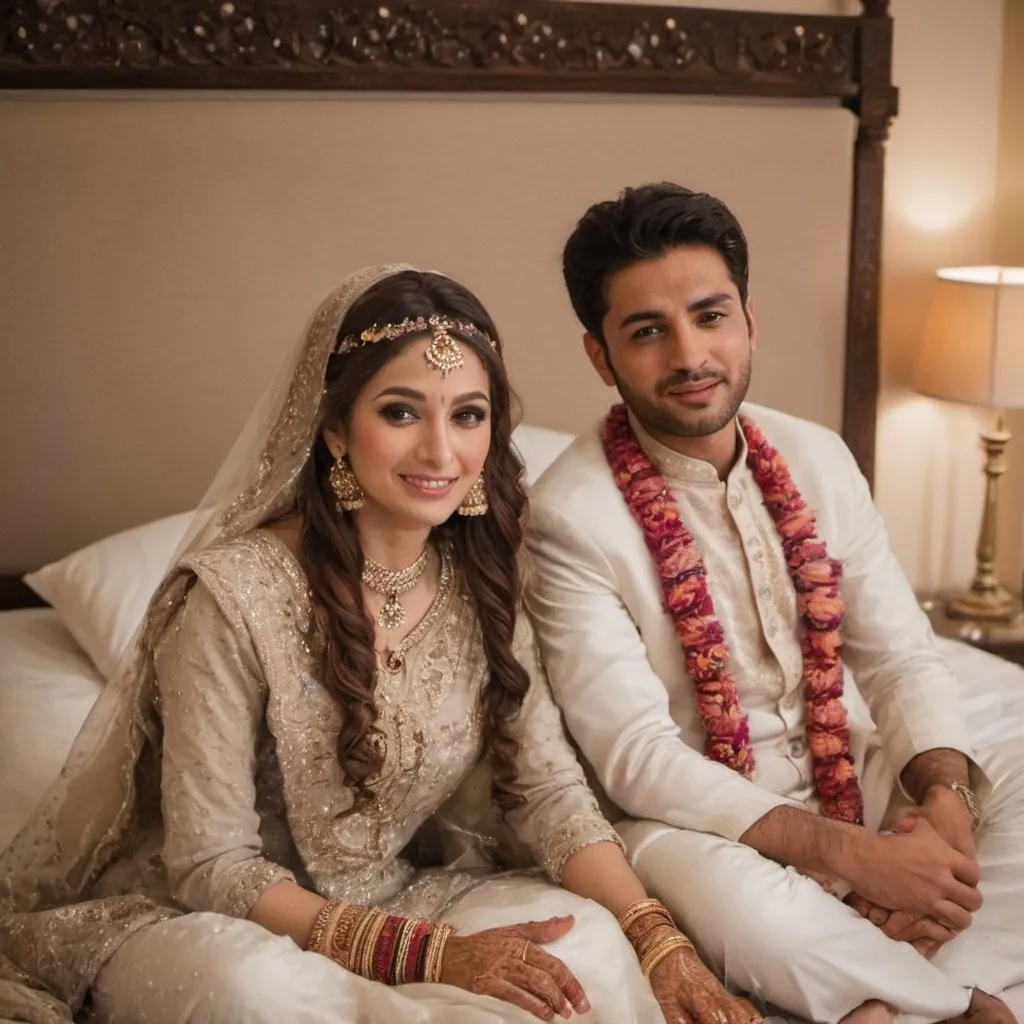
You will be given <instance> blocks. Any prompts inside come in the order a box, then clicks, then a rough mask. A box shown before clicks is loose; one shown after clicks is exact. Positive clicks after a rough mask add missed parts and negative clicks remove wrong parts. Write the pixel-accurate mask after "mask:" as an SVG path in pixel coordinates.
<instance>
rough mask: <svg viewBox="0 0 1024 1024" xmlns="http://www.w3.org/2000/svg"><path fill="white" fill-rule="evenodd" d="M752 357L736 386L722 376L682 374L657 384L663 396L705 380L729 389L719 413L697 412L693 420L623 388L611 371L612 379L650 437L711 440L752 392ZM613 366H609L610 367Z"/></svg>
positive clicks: (744, 365)
mask: <svg viewBox="0 0 1024 1024" xmlns="http://www.w3.org/2000/svg"><path fill="white" fill-rule="evenodd" d="M751 361H752V360H751V357H750V356H748V357H747V361H746V363H744V364H743V367H742V369H741V370H740V374H739V377H738V378H737V380H736V383H735V384H732V385H730V383H729V378H728V377H727V376H725V375H724V374H721V373H710V372H706V371H704V372H701V371H698V372H696V373H691V372H688V371H680V372H678V373H674V374H672V376H671V377H668V378H666V379H665V380H663V381H661V382H660V383H659V384H658V388H657V391H658V394H659V396H662V395H664V394H666V393H667V392H668V391H669V390H670V389H671V388H677V387H679V386H680V385H683V384H695V383H697V382H698V381H702V380H718V381H721V386H722V387H723V388H727V389H728V400H727V401H726V403H725V406H724V407H723V408H722V410H721V411H719V412H706V413H703V414H702V413H700V412H696V413H695V414H694V416H693V417H689V418H687V419H685V420H683V419H680V418H679V417H678V416H677V415H676V414H675V413H673V412H670V411H669V410H668V409H665V408H664V407H663V406H660V405H656V404H655V403H654V402H651V401H649V400H648V399H647V398H644V397H643V396H641V395H638V394H637V393H636V392H635V391H633V390H632V389H631V388H630V387H629V386H628V385H626V384H624V383H623V382H622V380H621V379H620V378H619V375H618V374H617V373H616V372H615V368H614V367H612V368H611V369H612V376H613V377H614V378H615V383H616V386H617V387H618V389H619V394H621V395H622V400H623V401H624V402H625V403H626V405H627V406H629V409H630V411H631V412H632V413H633V415H634V416H636V418H637V419H638V420H639V421H640V423H641V424H642V426H643V427H644V429H645V430H646V431H648V433H650V434H654V435H655V436H657V435H659V434H661V435H662V436H668V437H708V436H710V435H711V434H717V433H718V431H720V430H722V429H723V428H724V427H726V426H728V425H729V423H731V422H732V420H733V419H734V418H735V416H736V414H737V413H738V412H739V410H740V406H741V405H742V404H743V401H744V399H746V397H747V391H748V390H749V389H750V364H751ZM609 365H610V364H609Z"/></svg>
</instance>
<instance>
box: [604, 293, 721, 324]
mask: <svg viewBox="0 0 1024 1024" xmlns="http://www.w3.org/2000/svg"><path fill="white" fill-rule="evenodd" d="M734 301H735V299H734V298H733V296H732V295H730V294H729V293H728V292H715V293H714V294H713V295H706V296H704V298H702V299H694V301H693V302H691V303H690V304H689V305H688V306H687V307H686V312H687V313H700V312H701V311H702V310H705V309H711V308H712V306H722V305H725V304H726V303H731V302H734ZM664 319H666V317H665V312H664V310H661V309H638V310H637V311H636V312H635V313H630V314H629V315H628V316H625V317H623V318H622V323H620V324H619V329H620V330H621V329H622V328H623V327H628V326H629V325H630V324H635V323H639V322H640V321H641V320H664Z"/></svg>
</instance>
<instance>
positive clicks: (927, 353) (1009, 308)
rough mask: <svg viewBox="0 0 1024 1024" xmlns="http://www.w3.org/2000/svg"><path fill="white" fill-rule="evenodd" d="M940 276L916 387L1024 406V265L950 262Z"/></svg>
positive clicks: (981, 402)
mask: <svg viewBox="0 0 1024 1024" xmlns="http://www.w3.org/2000/svg"><path fill="white" fill-rule="evenodd" d="M936 276H937V278H938V280H937V281H936V282H935V286H934V290H933V292H932V301H931V306H930V308H929V310H928V321H927V323H926V326H925V332H924V343H923V345H922V346H921V352H920V354H919V356H918V359H917V367H916V369H915V371H914V381H913V386H914V389H915V390H916V391H920V392H921V393H922V394H924V395H931V396H932V397H933V398H944V399H947V400H948V401H951V402H969V403H972V404H975V405H988V406H996V407H998V408H1000V409H1020V408H1024V267H950V268H948V269H945V270H940V271H939V272H938V274H937V275H936Z"/></svg>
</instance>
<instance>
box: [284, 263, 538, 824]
mask: <svg viewBox="0 0 1024 1024" xmlns="http://www.w3.org/2000/svg"><path fill="white" fill-rule="evenodd" d="M434 313H438V314H441V315H443V316H448V317H450V318H452V319H456V320H464V321H469V322H470V323H472V324H474V325H475V326H476V327H478V328H479V329H480V330H481V331H483V332H485V333H486V334H487V335H489V336H490V337H491V338H494V339H495V340H496V341H497V340H498V333H497V328H496V327H495V325H494V322H493V321H492V320H491V318H490V316H489V315H488V313H487V311H486V310H485V309H484V307H483V306H482V305H481V304H480V302H479V300H478V299H477V298H476V297H475V296H474V295H473V294H472V293H471V292H470V291H469V290H468V289H466V288H464V287H463V286H462V285H460V284H457V283H456V282H455V281H452V280H451V279H449V278H447V277H444V276H442V275H440V274H430V273H421V272H419V271H403V272H401V273H398V274H394V275H393V276H391V277H387V278H385V279H384V280H382V281H379V282H378V283H377V284H375V285H374V286H373V287H372V288H369V289H368V290H367V291H366V292H365V293H364V294H363V295H362V296H361V297H360V298H359V299H358V300H357V301H356V302H355V303H354V304H353V306H352V308H351V309H350V310H349V312H348V314H347V315H346V317H345V320H344V322H343V323H342V325H341V328H340V330H339V338H340V337H346V336H348V335H351V334H359V333H361V332H362V331H364V330H366V329H367V328H368V327H371V326H373V325H375V324H386V323H399V322H401V321H402V320H405V319H406V318H415V317H421V316H422V317H429V316H431V315H432V314H434ZM451 333H454V334H457V332H455V331H453V332H451ZM418 337H422V335H408V336H406V337H404V338H399V339H397V340H395V341H381V342H377V343H376V344H369V345H363V346H362V347H360V348H357V349H354V350H352V351H350V352H347V353H345V354H344V355H333V356H331V358H330V360H329V362H328V365H327V373H326V377H325V390H324V401H323V415H322V424H323V425H324V426H332V425H335V424H341V425H342V426H343V427H347V426H348V418H349V416H350V414H351V410H352V406H353V404H354V402H355V400H356V398H357V397H358V395H359V394H360V392H361V391H362V390H363V388H364V387H366V385H367V384H368V383H369V381H370V380H371V378H372V377H373V376H374V375H375V374H376V373H377V372H378V370H380V369H381V368H382V367H383V366H384V365H385V364H386V363H388V362H390V361H391V360H392V359H394V358H395V357H396V356H397V355H398V354H399V352H401V351H402V350H403V349H404V348H405V347H406V345H408V344H410V343H411V342H412V341H413V340H415V339H416V338H418ZM460 338H461V340H462V341H463V343H464V344H465V345H467V346H468V347H470V348H471V349H472V350H473V352H474V353H475V354H476V355H477V356H478V357H479V358H480V361H481V362H482V363H483V365H484V367H485V369H486V371H487V376H488V379H489V382H490V399H491V444H490V451H489V452H488V455H487V461H486V464H485V470H484V484H485V487H486V490H487V497H488V501H489V503H490V511H489V512H488V513H487V514H486V515H483V516H460V515H458V514H457V513H456V514H453V515H452V516H451V517H450V518H449V519H448V521H447V522H445V523H444V524H442V525H441V526H439V527H437V528H436V529H435V530H434V534H435V537H437V539H442V538H443V539H445V540H447V541H448V543H450V545H451V550H452V552H453V556H454V559H455V562H456V565H457V566H459V567H461V569H462V571H461V572H460V578H461V580H462V582H463V585H464V586H465V587H466V588H467V589H468V591H469V593H470V595H471V597H472V599H473V601H474V604H475V606H476V612H477V617H478V620H479V624H480V629H481V634H482V637H483V644H484V650H485V653H486V656H487V665H488V678H487V680H486V682H485V685H484V690H483V695H482V702H483V705H482V706H483V715H484V745H485V750H486V752H487V754H488V756H489V760H490V764H491V772H492V777H493V780H494V781H493V797H494V801H495V803H496V804H497V806H498V807H499V808H500V809H501V810H502V811H506V810H509V809H511V808H512V807H515V806H517V805H518V804H519V803H520V802H521V798H520V797H518V796H517V795H516V794H515V793H514V792H513V791H512V789H511V785H512V783H514V781H515V777H516V772H515V763H514V759H515V755H516V752H517V750H518V745H517V743H516V741H515V740H514V739H513V738H512V736H511V733H510V729H509V725H510V722H511V720H512V718H513V717H514V716H515V715H516V714H517V712H518V711H519V708H520V706H521V705H522V702H523V698H524V697H525V696H526V691H527V690H528V689H529V685H530V682H529V677H528V676H527V674H526V671H525V670H524V669H523V667H522V665H520V663H519V661H518V660H517V659H516V657H515V656H514V655H513V653H512V639H513V634H514V632H515V625H516V614H517V606H518V603H519V596H520V583H521V581H520V576H519V563H518V555H519V548H520V545H521V543H522V535H523V528H522V523H523V515H524V512H525V509H526V494H525V492H524V490H523V484H522V477H523V463H522V461H521V459H520V458H519V456H518V454H517V453H516V451H515V449H514V448H513V447H512V443H511V439H512V419H513V408H514V405H515V401H516V400H515V396H514V394H513V392H512V389H511V387H510V386H509V382H508V377H507V375H506V373H505V367H504V364H503V363H502V360H501V357H500V354H499V353H498V352H495V351H494V349H492V348H491V346H490V345H489V344H487V342H486V341H484V340H482V339H481V338H479V337H473V336H469V337H465V338H462V336H461V335H460ZM499 344H500V342H499ZM333 461H334V460H333V457H332V456H331V453H330V451H329V450H328V448H327V444H326V443H325V441H324V440H323V438H322V437H321V436H319V435H318V437H317V440H316V441H315V442H314V444H313V450H312V454H311V457H310V459H309V461H308V462H307V464H306V466H305V468H304V469H303V472H302V477H301V479H300V481H299V492H298V508H299V512H300V513H301V514H302V517H303V525H302V547H301V558H302V563H303V567H304V568H305V570H306V574H307V576H308V577H309V584H310V589H311V590H312V598H313V610H314V616H315V618H316V622H317V625H318V627H319V629H320V633H321V636H322V637H323V638H324V644H323V654H322V674H323V682H324V685H325V686H326V687H327V689H328V691H329V692H330V693H331V695H332V696H333V698H334V699H335V700H336V701H337V703H338V707H339V708H340V710H341V719H342V725H341V731H340V733H339V735H338V760H339V762H340V764H341V767H342V770H343V772H344V775H345V779H346V781H347V782H348V783H349V785H351V786H352V787H353V789H354V790H355V794H356V806H361V805H363V804H365V802H366V801H367V800H368V799H369V798H370V797H371V796H372V790H371V788H370V785H369V781H370V780H371V779H372V777H373V775H374V774H375V773H377V772H378V771H379V770H380V768H381V766H382V764H383V760H384V753H385V752H384V750H383V746H382V744H381V743H380V742H378V740H379V737H380V735H381V734H380V730H379V729H378V728H377V725H376V721H377V706H376V676H377V670H376V660H375V654H374V649H373V626H372V624H371V622H370V618H369V616H368V615H367V612H366V607H365V605H364V602H363V592H362V586H361V582H360V581H361V576H362V569H363V554H362V550H361V548H360V546H359V542H358V538H357V535H356V530H355V525H354V523H353V522H352V519H351V514H350V513H341V512H339V511H338V510H337V507H336V504H335V496H334V493H333V491H332V490H331V485H330V481H329V479H328V477H329V473H330V470H331V466H332V465H333Z"/></svg>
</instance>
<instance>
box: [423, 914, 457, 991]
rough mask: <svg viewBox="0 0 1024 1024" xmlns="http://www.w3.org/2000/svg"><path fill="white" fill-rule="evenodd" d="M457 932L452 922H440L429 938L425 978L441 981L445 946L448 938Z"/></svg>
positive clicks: (431, 980) (424, 968) (424, 970)
mask: <svg viewBox="0 0 1024 1024" xmlns="http://www.w3.org/2000/svg"><path fill="white" fill-rule="evenodd" d="M454 934H455V929H454V928H453V927H452V926H451V925H450V924H439V925H438V926H437V927H436V928H435V929H434V930H433V931H432V932H431V933H430V938H429V939H427V962H426V964H425V965H424V967H423V980H424V981H430V982H434V983H435V984H436V983H438V982H440V981H441V967H442V964H443V960H444V947H445V946H447V945H448V940H449V939H450V938H451V937H452V936H453V935H454Z"/></svg>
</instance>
